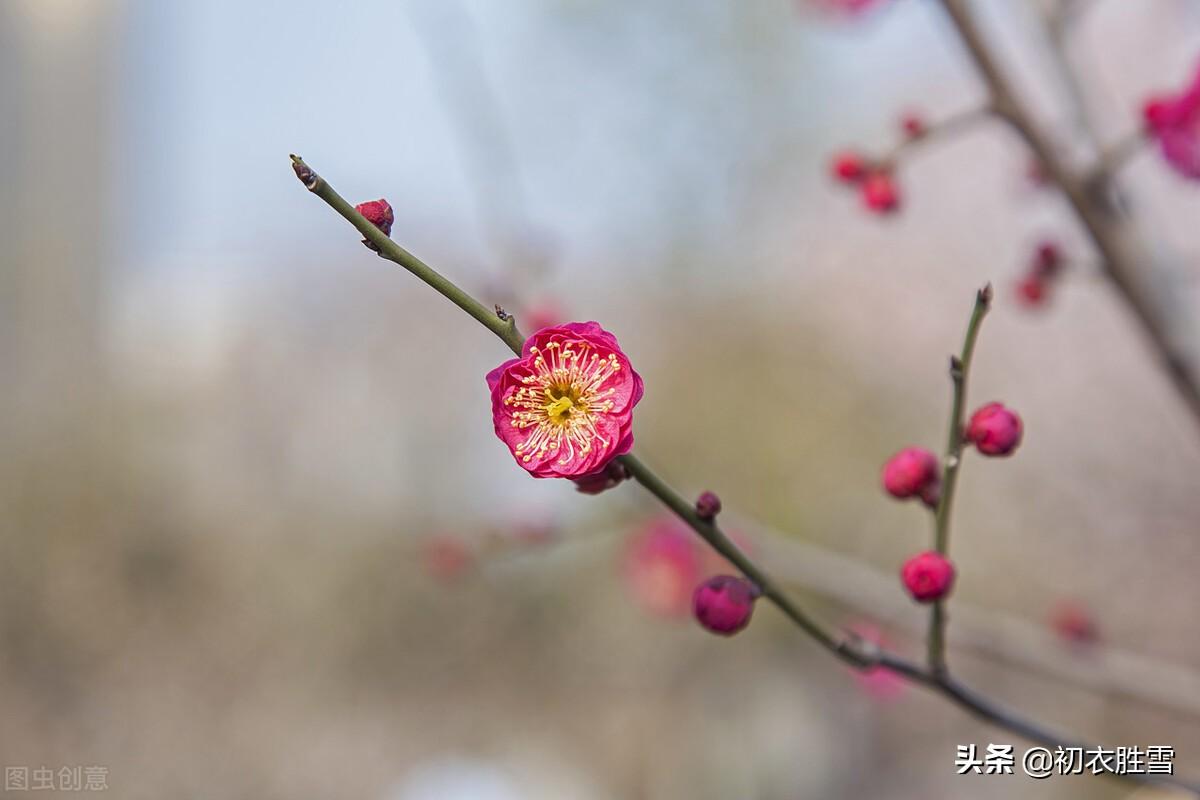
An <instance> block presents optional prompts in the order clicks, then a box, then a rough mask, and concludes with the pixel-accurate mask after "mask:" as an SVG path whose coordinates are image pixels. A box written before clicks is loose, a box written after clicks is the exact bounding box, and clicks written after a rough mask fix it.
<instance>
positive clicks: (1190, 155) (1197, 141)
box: [1142, 68, 1200, 180]
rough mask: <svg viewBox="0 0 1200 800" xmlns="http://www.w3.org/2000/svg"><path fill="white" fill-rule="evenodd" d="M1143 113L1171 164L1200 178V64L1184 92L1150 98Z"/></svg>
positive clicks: (1190, 176)
mask: <svg viewBox="0 0 1200 800" xmlns="http://www.w3.org/2000/svg"><path fill="white" fill-rule="evenodd" d="M1142 113H1143V116H1144V118H1145V122H1146V132H1147V134H1148V135H1150V136H1152V137H1154V138H1155V139H1157V140H1158V145H1159V149H1160V150H1161V151H1162V155H1163V158H1165V159H1166V161H1167V163H1168V164H1170V165H1171V168H1172V169H1174V170H1175V171H1176V172H1177V173H1179V174H1180V175H1182V176H1183V177H1185V178H1190V179H1191V180H1200V68H1197V70H1196V71H1195V73H1194V74H1193V77H1192V81H1191V83H1190V84H1189V85H1188V86H1187V87H1186V88H1185V89H1184V90H1183V91H1182V92H1180V93H1179V94H1177V95H1161V96H1156V97H1152V98H1150V99H1149V100H1148V101H1147V102H1146V104H1145V106H1144V108H1143V112H1142Z"/></svg>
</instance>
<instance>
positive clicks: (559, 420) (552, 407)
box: [546, 390, 575, 425]
mask: <svg viewBox="0 0 1200 800" xmlns="http://www.w3.org/2000/svg"><path fill="white" fill-rule="evenodd" d="M547 394H549V395H550V402H548V403H546V417H547V418H548V419H549V420H550V421H551V422H553V423H554V424H555V425H565V424H567V420H568V419H569V418H570V417H571V412H572V411H573V410H574V409H575V403H573V402H572V401H571V397H570V395H569V394H568V390H563V393H562V394H561V395H560V396H559V397H558V399H555V398H554V394H553V390H550V391H547Z"/></svg>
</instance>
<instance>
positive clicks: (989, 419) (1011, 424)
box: [966, 403, 1024, 456]
mask: <svg viewBox="0 0 1200 800" xmlns="http://www.w3.org/2000/svg"><path fill="white" fill-rule="evenodd" d="M1023 432H1024V426H1023V425H1022V424H1021V418H1020V417H1018V416H1017V415H1016V413H1015V412H1013V411H1010V410H1009V409H1007V408H1005V407H1004V406H1003V405H1002V404H1000V403H988V404H987V405H985V406H983V407H981V408H980V409H979V410H978V411H976V412H975V413H974V414H972V415H971V419H970V421H969V422H968V423H967V430H966V440H967V441H968V442H970V443H971V444H973V445H975V449H976V450H978V451H979V452H980V453H983V454H984V455H985V456H1007V455H1009V454H1010V453H1012V452H1013V451H1014V450H1016V449H1017V445H1019V444H1020V443H1021V434H1022V433H1023Z"/></svg>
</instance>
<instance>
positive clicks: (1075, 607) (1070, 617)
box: [1050, 601, 1100, 645]
mask: <svg viewBox="0 0 1200 800" xmlns="http://www.w3.org/2000/svg"><path fill="white" fill-rule="evenodd" d="M1050 624H1051V625H1052V626H1053V627H1054V632H1055V633H1057V634H1058V635H1059V636H1060V637H1062V638H1063V639H1064V640H1065V641H1067V642H1069V643H1070V644H1074V645H1088V644H1093V643H1095V642H1096V641H1097V640H1098V639H1099V638H1100V630H1099V627H1098V626H1097V625H1096V620H1095V618H1094V617H1093V616H1092V615H1091V614H1090V613H1089V612H1088V610H1087V609H1086V608H1085V607H1084V606H1081V605H1079V604H1077V603H1073V602H1070V601H1063V602H1060V603H1059V604H1058V605H1057V606H1055V608H1054V610H1053V612H1052V613H1051V615H1050Z"/></svg>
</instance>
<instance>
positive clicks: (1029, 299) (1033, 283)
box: [1016, 275, 1047, 308]
mask: <svg viewBox="0 0 1200 800" xmlns="http://www.w3.org/2000/svg"><path fill="white" fill-rule="evenodd" d="M1046 288H1047V287H1046V282H1045V281H1044V280H1042V279H1041V278H1039V277H1038V276H1037V275H1026V276H1025V277H1024V278H1022V279H1021V280H1019V281H1018V282H1017V287H1016V289H1017V302H1018V303H1020V304H1021V305H1023V306H1028V307H1029V308H1036V307H1038V306H1040V305H1042V304H1043V303H1045V302H1046V295H1047V291H1046Z"/></svg>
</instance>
